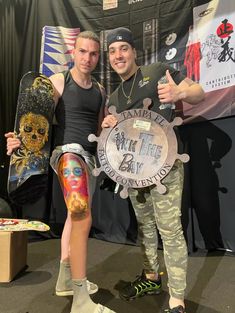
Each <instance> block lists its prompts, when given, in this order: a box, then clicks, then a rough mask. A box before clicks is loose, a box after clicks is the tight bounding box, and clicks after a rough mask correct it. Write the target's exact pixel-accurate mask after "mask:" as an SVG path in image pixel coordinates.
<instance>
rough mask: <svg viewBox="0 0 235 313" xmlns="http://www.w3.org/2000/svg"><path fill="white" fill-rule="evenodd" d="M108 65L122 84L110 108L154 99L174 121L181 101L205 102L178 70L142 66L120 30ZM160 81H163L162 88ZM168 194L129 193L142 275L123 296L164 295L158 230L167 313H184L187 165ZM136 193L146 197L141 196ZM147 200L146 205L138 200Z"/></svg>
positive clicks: (110, 122)
mask: <svg viewBox="0 0 235 313" xmlns="http://www.w3.org/2000/svg"><path fill="white" fill-rule="evenodd" d="M107 46H108V53H109V61H110V64H111V66H112V68H113V69H114V71H115V72H117V74H119V76H120V78H121V79H122V82H121V84H120V85H119V86H118V88H117V89H116V90H115V91H114V93H113V94H112V95H111V96H110V99H109V106H110V105H115V106H116V110H117V113H120V112H122V111H124V110H129V109H136V108H142V107H143V99H145V98H151V99H152V103H153V105H152V107H151V110H154V111H155V112H157V113H159V114H161V115H162V116H164V117H165V118H166V119H167V120H168V121H169V122H171V121H172V120H173V117H174V114H175V107H176V103H177V101H180V100H183V101H185V102H188V103H191V104H196V103H198V102H199V101H201V100H203V98H204V91H203V90H202V88H201V86H200V85H199V84H197V83H195V82H193V81H192V80H190V79H188V78H186V77H185V76H183V75H182V74H181V73H180V72H179V71H177V70H175V69H174V68H172V67H170V66H168V65H167V64H163V63H160V62H158V63H156V64H150V65H147V66H138V65H137V64H136V50H135V48H134V40H133V37H132V33H131V31H130V30H129V29H127V28H124V27H119V28H116V29H114V30H111V31H109V33H108V36H107ZM161 78H164V81H163V83H162V80H161ZM116 123H117V120H116V118H115V116H113V115H108V116H106V117H105V119H104V121H103V123H102V127H114V126H115V125H116ZM163 183H164V185H165V186H166V187H167V192H166V193H165V194H163V195H161V194H159V193H158V192H157V188H156V187H153V186H151V188H150V187H146V188H143V189H141V188H140V189H138V191H137V190H134V189H129V190H128V191H129V197H130V200H131V202H132V206H133V208H134V211H135V214H136V218H137V222H138V230H139V235H140V239H141V251H142V254H143V259H144V263H143V271H142V274H141V275H140V276H138V278H137V279H136V280H135V281H133V282H130V283H129V284H127V286H125V287H124V288H123V289H122V290H121V291H120V297H121V298H123V299H125V300H131V299H135V298H137V297H140V296H143V295H145V294H158V293H160V291H161V277H160V275H159V274H158V272H159V262H158V255H157V245H158V238H157V231H156V227H157V229H158V230H159V232H160V234H161V238H162V241H163V247H164V259H165V265H166V269H167V274H168V287H169V293H170V299H169V308H168V309H166V310H164V312H166V313H185V303H184V292H185V289H186V272H187V247H186V243H185V239H184V235H183V230H182V225H181V197H182V188H183V166H182V162H181V161H179V160H177V161H176V162H175V164H174V166H173V167H172V169H171V171H170V172H169V173H168V175H167V176H166V177H165V178H164V179H163ZM138 193H139V194H140V195H141V196H142V197H141V196H140V197H138V196H137V195H138ZM143 196H144V198H145V202H144V203H143V201H141V200H140V199H141V198H142V199H143Z"/></svg>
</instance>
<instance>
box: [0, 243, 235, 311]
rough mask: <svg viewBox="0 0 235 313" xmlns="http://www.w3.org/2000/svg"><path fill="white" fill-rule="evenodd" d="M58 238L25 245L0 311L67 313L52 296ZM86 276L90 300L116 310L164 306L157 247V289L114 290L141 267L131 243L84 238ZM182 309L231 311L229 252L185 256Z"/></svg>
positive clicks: (63, 300) (234, 274)
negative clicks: (21, 265) (127, 297)
mask: <svg viewBox="0 0 235 313" xmlns="http://www.w3.org/2000/svg"><path fill="white" fill-rule="evenodd" d="M59 253H60V240H59V239H50V240H46V241H39V242H32V243H29V244H28V258H27V260H28V262H27V263H28V267H27V269H26V270H25V271H24V272H22V273H21V274H20V275H18V276H17V277H16V279H15V280H13V281H12V282H10V283H1V284H0V313H70V307H71V300H72V297H57V296H56V295H55V294H54V286H55V282H56V278H57V273H58V267H59ZM88 253H89V255H88V279H89V280H91V281H94V282H96V283H97V284H98V285H99V291H98V293H97V294H95V295H93V296H92V299H93V301H95V302H99V303H102V304H105V305H107V306H109V307H110V308H112V309H113V310H114V311H116V312H117V313H158V312H159V313H160V312H162V311H163V309H164V308H165V307H167V302H168V294H167V285H166V281H167V275H166V271H165V267H164V262H163V253H162V251H161V250H160V251H159V256H160V262H161V271H162V272H163V273H164V275H163V292H162V293H161V294H160V295H154V296H145V297H142V298H139V299H137V300H134V301H130V302H126V301H123V300H121V299H119V297H118V289H119V288H120V286H121V285H122V284H123V283H124V282H125V281H128V280H132V279H133V278H135V276H136V275H137V274H138V273H140V272H141V268H142V267H141V258H140V250H139V247H137V246H130V245H121V244H114V243H110V242H106V241H101V240H97V239H93V238H91V239H89V252H88ZM186 305H187V313H234V312H235V257H234V256H231V255H224V253H221V252H210V253H207V252H203V251H200V252H197V253H193V254H191V255H190V256H189V265H188V288H187V294H186ZM78 313H79V312H78Z"/></svg>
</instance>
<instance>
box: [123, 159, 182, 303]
mask: <svg viewBox="0 0 235 313" xmlns="http://www.w3.org/2000/svg"><path fill="white" fill-rule="evenodd" d="M183 174H184V171H183V164H182V162H181V161H178V160H177V161H176V162H175V164H174V166H173V167H172V169H171V171H170V172H169V174H168V175H167V176H166V177H165V178H164V179H163V180H162V183H163V184H164V185H165V186H166V187H167V190H168V191H167V193H166V194H164V195H161V194H159V193H158V192H157V190H156V187H153V186H151V187H148V188H143V189H139V190H134V189H132V190H130V191H129V196H130V199H131V202H132V205H133V208H134V211H135V214H136V218H137V221H138V231H139V238H140V244H141V251H142V254H143V258H144V269H145V270H146V272H157V271H158V269H159V263H158V254H157V247H158V235H157V230H156V227H157V229H158V231H159V233H160V235H161V239H162V242H163V249H164V260H165V265H166V269H167V273H168V287H169V292H170V295H171V296H173V297H176V298H178V299H183V298H184V292H185V288H186V272H187V259H188V253H187V246H186V242H185V238H184V235H183V230H182V224H181V199H182V189H183Z"/></svg>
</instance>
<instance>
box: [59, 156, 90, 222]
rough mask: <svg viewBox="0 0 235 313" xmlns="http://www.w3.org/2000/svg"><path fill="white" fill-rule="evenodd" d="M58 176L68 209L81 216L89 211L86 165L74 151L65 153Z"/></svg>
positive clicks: (60, 161) (61, 159)
mask: <svg viewBox="0 0 235 313" xmlns="http://www.w3.org/2000/svg"><path fill="white" fill-rule="evenodd" d="M58 177H59V181H60V185H61V188H62V191H63V194H64V199H65V203H66V206H67V209H68V210H69V211H70V212H71V213H73V214H77V215H79V216H81V217H85V216H86V215H87V214H88V213H89V188H88V181H87V171H86V165H85V163H84V162H83V161H82V160H81V158H80V157H79V156H77V155H75V154H73V153H65V154H63V155H62V157H61V158H60V160H59V163H58Z"/></svg>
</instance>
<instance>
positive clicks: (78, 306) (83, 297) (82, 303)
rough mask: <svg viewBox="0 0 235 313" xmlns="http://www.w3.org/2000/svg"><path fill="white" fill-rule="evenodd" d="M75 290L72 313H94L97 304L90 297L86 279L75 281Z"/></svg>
mask: <svg viewBox="0 0 235 313" xmlns="http://www.w3.org/2000/svg"><path fill="white" fill-rule="evenodd" d="M73 289H74V296H73V304H72V309H71V313H78V312H79V313H93V312H94V311H95V309H96V306H97V304H96V303H94V302H93V301H92V300H91V298H90V296H89V293H88V291H87V284H86V278H84V279H73Z"/></svg>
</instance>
